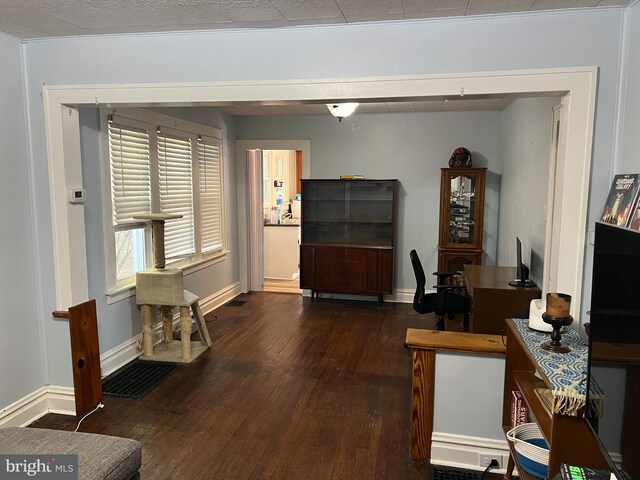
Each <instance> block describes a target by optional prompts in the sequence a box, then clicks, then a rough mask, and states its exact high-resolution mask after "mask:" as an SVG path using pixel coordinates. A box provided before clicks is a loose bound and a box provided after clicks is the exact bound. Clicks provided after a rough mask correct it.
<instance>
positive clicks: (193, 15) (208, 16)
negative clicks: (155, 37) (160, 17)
mask: <svg viewBox="0 0 640 480" xmlns="http://www.w3.org/2000/svg"><path fill="white" fill-rule="evenodd" d="M157 9H158V11H160V12H162V14H164V15H165V16H166V17H167V18H170V19H171V20H172V21H173V22H175V23H179V24H184V25H191V24H199V23H213V24H216V23H226V22H230V21H231V20H229V19H228V18H227V17H226V16H225V15H224V13H222V9H221V8H220V7H218V6H215V5H166V6H158V7H157Z"/></svg>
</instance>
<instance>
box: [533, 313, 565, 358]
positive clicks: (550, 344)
mask: <svg viewBox="0 0 640 480" xmlns="http://www.w3.org/2000/svg"><path fill="white" fill-rule="evenodd" d="M542 320H543V321H544V322H545V323H548V324H549V325H551V326H552V327H553V330H552V331H551V340H548V341H546V342H544V343H542V344H541V345H540V348H542V349H544V350H548V351H550V352H553V353H569V352H570V351H571V348H569V346H568V345H566V344H564V343H562V333H561V330H562V327H565V326H568V325H571V324H572V323H573V317H572V316H571V315H568V316H566V317H552V316H551V315H547V314H546V313H543V314H542Z"/></svg>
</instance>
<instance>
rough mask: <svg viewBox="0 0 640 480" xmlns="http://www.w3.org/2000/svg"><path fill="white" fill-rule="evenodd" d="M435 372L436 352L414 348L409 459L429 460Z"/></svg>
mask: <svg viewBox="0 0 640 480" xmlns="http://www.w3.org/2000/svg"><path fill="white" fill-rule="evenodd" d="M435 372H436V352H435V351H434V350H414V351H413V380H412V389H411V460H421V461H425V462H427V463H429V461H430V460H431V432H432V431H433V395H434V392H435Z"/></svg>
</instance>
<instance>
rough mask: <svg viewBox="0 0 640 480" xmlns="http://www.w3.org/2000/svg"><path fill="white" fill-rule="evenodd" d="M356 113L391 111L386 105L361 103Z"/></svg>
mask: <svg viewBox="0 0 640 480" xmlns="http://www.w3.org/2000/svg"><path fill="white" fill-rule="evenodd" d="M355 113H389V109H388V108H387V106H386V105H385V104H384V103H378V102H373V103H361V104H360V105H358V108H356V112H355Z"/></svg>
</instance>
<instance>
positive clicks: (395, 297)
mask: <svg viewBox="0 0 640 480" xmlns="http://www.w3.org/2000/svg"><path fill="white" fill-rule="evenodd" d="M434 291H435V290H434ZM415 293H416V291H415V290H410V289H407V288H399V289H396V290H394V291H393V293H392V294H391V295H384V301H385V302H390V303H413V296H414V295H415ZM427 293H429V291H427ZM320 295H321V296H322V298H336V299H340V300H365V301H370V302H376V301H377V300H378V299H377V297H376V296H374V295H345V294H341V293H320ZM302 296H303V297H310V296H311V290H307V289H304V290H302Z"/></svg>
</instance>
